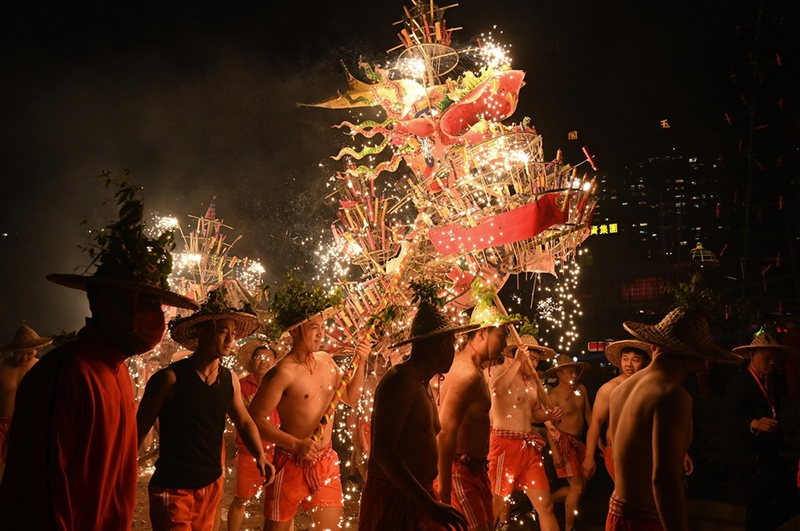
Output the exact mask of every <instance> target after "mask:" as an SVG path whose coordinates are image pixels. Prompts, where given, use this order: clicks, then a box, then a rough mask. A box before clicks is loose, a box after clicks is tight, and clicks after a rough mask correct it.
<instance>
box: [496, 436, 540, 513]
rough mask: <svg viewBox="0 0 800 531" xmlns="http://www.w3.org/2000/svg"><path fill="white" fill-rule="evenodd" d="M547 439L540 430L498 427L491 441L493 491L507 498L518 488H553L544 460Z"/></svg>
mask: <svg viewBox="0 0 800 531" xmlns="http://www.w3.org/2000/svg"><path fill="white" fill-rule="evenodd" d="M544 445H545V442H544V439H542V436H541V435H539V434H538V433H531V432H527V433H525V432H521V431H509V430H495V429H494V428H492V437H491V439H490V440H489V479H490V480H491V481H492V493H493V494H496V495H497V496H500V497H502V498H505V497H507V496H510V495H511V493H512V492H513V491H514V490H522V491H524V490H548V491H549V490H550V485H549V484H548V482H547V473H546V472H545V470H544V462H543V461H542V448H544Z"/></svg>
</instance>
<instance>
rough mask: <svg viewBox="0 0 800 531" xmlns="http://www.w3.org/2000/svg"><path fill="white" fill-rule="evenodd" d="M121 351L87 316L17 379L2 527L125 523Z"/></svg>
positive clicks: (129, 466) (128, 484) (131, 445)
mask: <svg viewBox="0 0 800 531" xmlns="http://www.w3.org/2000/svg"><path fill="white" fill-rule="evenodd" d="M126 358H127V356H126V355H125V354H122V353H121V352H118V351H117V350H115V349H113V348H112V347H111V346H110V345H108V344H107V343H106V342H105V340H103V338H102V337H101V336H100V334H99V332H98V331H97V330H96V329H95V328H94V326H93V325H92V324H91V320H88V322H87V326H86V327H84V328H83V329H82V330H81V331H80V332H79V333H78V337H77V339H75V340H73V341H70V342H68V343H66V344H64V345H62V346H60V347H58V348H57V349H55V350H53V351H52V352H49V353H48V354H46V355H45V356H44V357H43V358H42V359H41V361H39V363H37V364H36V365H34V366H33V367H32V368H31V370H30V372H28V374H27V375H26V376H25V378H23V379H22V382H21V383H20V386H19V389H17V396H16V404H15V405H16V409H15V412H14V420H13V422H12V423H11V431H10V433H9V441H8V442H9V446H8V464H7V466H6V470H5V474H4V475H3V482H2V484H0V514H2V515H3V516H2V525H3V526H4V527H5V528H7V529H36V530H37V531H39V530H51V529H57V530H65V531H66V530H70V531H71V530H77V529H80V530H81V531H84V530H85V531H92V530H97V531H102V530H107V529H115V530H119V529H130V528H131V517H132V516H133V510H134V507H135V504H136V479H137V473H138V466H137V461H136V459H137V450H138V449H137V440H136V406H135V403H134V397H133V384H132V383H131V378H130V376H129V374H128V367H127V365H126V364H125V360H126Z"/></svg>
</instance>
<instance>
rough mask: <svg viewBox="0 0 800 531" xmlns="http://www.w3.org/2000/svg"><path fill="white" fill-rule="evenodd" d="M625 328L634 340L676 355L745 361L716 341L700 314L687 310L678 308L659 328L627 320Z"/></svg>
mask: <svg viewBox="0 0 800 531" xmlns="http://www.w3.org/2000/svg"><path fill="white" fill-rule="evenodd" d="M622 326H623V327H624V328H625V330H627V331H628V332H630V333H631V335H632V336H633V337H635V338H637V339H640V340H641V341H644V342H645V343H650V344H651V345H653V346H656V347H661V348H663V349H665V350H668V351H670V352H674V353H676V354H683V355H684V356H690V357H693V358H702V359H705V360H711V361H716V362H720V363H738V362H740V361H742V358H741V357H740V356H738V355H737V354H733V353H732V352H729V351H727V350H725V349H724V348H721V347H718V346H716V345H715V344H714V343H713V342H712V340H711V331H710V330H709V327H708V322H707V321H706V320H705V318H704V317H703V316H702V315H701V314H700V313H699V312H689V311H687V310H686V309H685V308H683V307H678V308H675V309H674V310H672V311H671V312H669V313H668V314H667V315H666V316H665V317H664V318H663V319H662V320H661V322H660V323H658V324H655V325H647V324H643V323H637V322H634V321H626V322H625V323H623V325H622Z"/></svg>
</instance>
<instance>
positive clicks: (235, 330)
mask: <svg viewBox="0 0 800 531" xmlns="http://www.w3.org/2000/svg"><path fill="white" fill-rule="evenodd" d="M257 327H258V318H257V317H256V315H255V313H254V312H252V310H251V309H250V308H249V307H248V306H247V305H245V307H244V308H243V309H237V308H234V307H232V306H230V304H229V302H228V301H227V300H226V291H225V289H224V288H223V287H222V286H219V287H217V288H216V289H215V290H214V291H212V292H211V293H209V296H208V300H207V301H206V302H205V303H204V304H203V306H201V307H200V309H199V310H198V311H197V312H195V313H193V314H191V315H189V316H187V317H181V318H177V319H175V320H173V321H171V322H170V335H171V336H172V339H173V340H174V341H175V342H177V343H179V344H180V345H181V346H182V347H184V348H187V349H189V350H191V351H192V354H191V355H190V356H189V357H187V358H184V359H182V360H180V361H177V362H175V363H173V364H171V365H170V366H168V367H166V368H165V369H162V370H160V371H159V372H157V373H156V374H155V375H153V377H152V378H150V380H149V381H148V382H147V387H146V388H145V391H144V397H143V398H142V401H141V403H140V404H139V411H138V412H137V415H136V420H137V424H138V431H139V444H141V443H142V441H143V440H144V437H145V435H146V434H147V432H149V431H150V428H152V427H153V424H154V423H155V421H156V419H158V421H159V428H160V430H159V458H158V460H157V461H156V469H155V472H154V473H153V477H152V478H151V479H150V484H149V486H148V491H149V498H150V522H151V524H152V526H153V530H154V531H167V530H170V529H176V528H182V529H189V528H191V529H196V530H198V531H210V530H211V529H212V527H213V525H214V515H215V514H216V510H217V506H218V505H219V502H220V500H221V496H222V485H223V482H224V476H223V474H222V464H221V463H222V450H223V448H222V444H223V434H224V432H225V419H226V416H230V418H231V420H232V421H233V424H234V426H236V429H237V431H238V433H240V434H241V435H242V440H243V442H244V445H245V446H246V447H247V450H248V451H249V452H250V454H251V455H252V456H253V457H255V459H256V466H257V467H258V470H259V472H260V473H261V476H262V477H263V478H264V481H266V482H269V481H271V480H272V479H273V472H274V470H273V468H272V465H270V464H269V462H268V461H267V458H266V457H265V455H264V448H263V447H262V445H261V439H260V438H259V436H258V428H257V427H256V425H255V423H254V422H253V420H252V419H251V418H250V415H248V413H247V409H246V408H245V406H244V402H243V401H242V393H241V388H240V386H239V380H238V379H237V378H234V377H233V375H232V373H231V371H230V370H228V369H227V368H226V367H224V366H223V365H222V358H224V357H225V356H228V355H230V353H231V349H232V347H233V343H234V341H235V340H236V338H238V337H247V336H249V335H250V334H252V333H253V332H254V331H255V330H256V328H257Z"/></svg>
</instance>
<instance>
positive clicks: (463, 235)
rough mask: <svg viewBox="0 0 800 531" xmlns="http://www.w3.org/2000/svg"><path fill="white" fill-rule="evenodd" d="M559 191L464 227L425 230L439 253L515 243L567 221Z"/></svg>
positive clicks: (447, 253) (459, 251)
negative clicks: (561, 205) (467, 227)
mask: <svg viewBox="0 0 800 531" xmlns="http://www.w3.org/2000/svg"><path fill="white" fill-rule="evenodd" d="M560 197H561V193H560V192H554V193H549V194H545V195H543V196H541V197H539V198H538V199H537V200H536V202H535V203H530V204H528V205H525V206H522V207H519V208H516V209H514V210H510V211H508V212H503V213H500V214H497V215H495V216H490V217H487V218H483V219H480V220H478V221H477V226H475V227H472V228H469V229H465V228H464V227H462V226H461V225H447V226H444V227H438V228H436V229H431V230H429V231H428V237H429V238H430V240H431V243H433V247H434V249H436V252H437V253H439V254H441V255H449V254H453V253H464V252H469V251H477V250H480V249H487V248H489V247H497V246H499V245H505V244H508V243H514V242H518V241H521V240H526V239H528V238H533V237H534V236H536V235H538V234H541V233H542V232H544V231H545V230H547V229H548V228H550V227H552V226H553V225H557V224H562V223H566V221H567V218H568V216H569V210H565V211H563V212H562V210H561V207H560V206H559V205H558V202H557V200H558V199H559V198H560Z"/></svg>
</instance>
